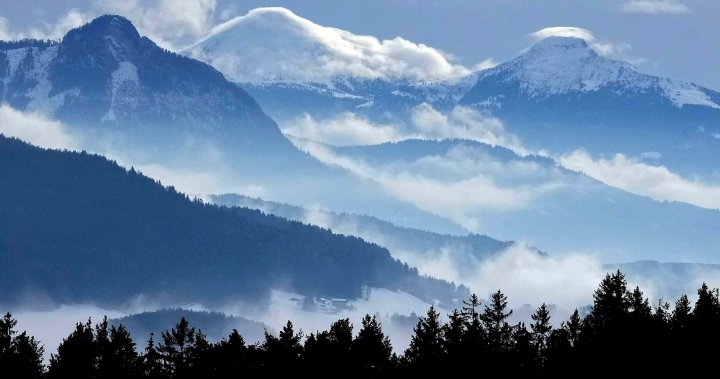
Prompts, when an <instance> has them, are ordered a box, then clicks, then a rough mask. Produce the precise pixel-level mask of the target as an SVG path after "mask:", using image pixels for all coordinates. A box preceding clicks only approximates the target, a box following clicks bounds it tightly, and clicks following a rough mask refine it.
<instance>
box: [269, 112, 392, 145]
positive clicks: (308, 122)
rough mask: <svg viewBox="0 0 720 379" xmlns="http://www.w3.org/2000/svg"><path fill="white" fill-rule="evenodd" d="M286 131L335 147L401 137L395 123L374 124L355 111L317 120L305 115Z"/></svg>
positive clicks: (284, 130)
mask: <svg viewBox="0 0 720 379" xmlns="http://www.w3.org/2000/svg"><path fill="white" fill-rule="evenodd" d="M288 125H289V126H287V127H285V128H283V133H286V134H290V135H293V136H297V137H302V138H306V139H311V140H313V141H318V142H323V143H326V144H330V145H333V146H348V145H373V144H379V143H383V142H391V141H398V140H400V139H402V135H401V133H400V131H399V130H398V129H397V128H396V127H395V126H394V125H383V124H373V123H371V122H370V121H368V120H367V119H365V118H362V117H360V116H358V115H356V114H354V113H350V112H347V113H342V114H339V115H337V116H336V117H334V118H330V119H325V120H317V119H315V118H314V117H312V116H310V115H309V114H307V113H306V114H304V115H302V116H300V117H298V118H296V119H295V120H292V121H290V122H289V123H288Z"/></svg>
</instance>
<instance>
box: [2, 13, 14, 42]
mask: <svg viewBox="0 0 720 379" xmlns="http://www.w3.org/2000/svg"><path fill="white" fill-rule="evenodd" d="M12 39H14V38H13V36H12V34H11V33H10V29H9V28H8V24H7V19H6V18H5V17H1V16H0V41H8V40H12Z"/></svg>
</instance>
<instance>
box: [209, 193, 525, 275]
mask: <svg viewBox="0 0 720 379" xmlns="http://www.w3.org/2000/svg"><path fill="white" fill-rule="evenodd" d="M211 201H212V202H213V203H216V204H220V205H225V206H240V207H245V208H251V209H258V210H260V211H262V212H264V213H266V214H272V215H276V216H279V217H283V218H286V219H288V220H293V221H299V222H303V223H307V224H311V225H315V226H319V227H321V228H326V229H329V230H331V231H332V232H333V233H338V234H342V235H346V236H355V237H359V238H362V239H363V240H365V241H368V242H371V243H374V244H377V245H379V246H382V247H384V248H386V249H388V251H389V252H390V254H391V255H392V256H393V257H394V258H397V259H399V260H401V261H402V262H405V263H407V264H409V265H411V266H413V267H418V268H419V270H420V271H421V272H423V269H429V268H431V267H428V262H437V261H440V260H447V262H448V263H449V264H450V265H451V266H452V268H453V270H454V272H457V273H459V275H458V276H457V277H445V278H443V279H446V280H453V281H456V282H462V279H463V278H467V277H472V276H473V275H475V274H476V273H477V268H478V266H479V265H480V264H481V263H482V262H483V261H484V260H486V259H487V258H491V257H493V256H496V255H497V254H500V253H502V252H504V251H505V250H506V249H508V248H509V247H510V246H512V245H513V242H512V241H498V240H496V239H494V238H491V237H488V236H485V235H479V234H467V232H464V231H462V230H458V229H457V227H456V228H454V229H455V230H453V231H454V232H455V233H460V234H455V235H450V234H439V233H433V232H428V231H424V230H418V229H411V228H404V227H400V226H396V225H394V224H392V223H389V222H387V221H383V220H380V219H378V218H376V217H372V216H367V215H356V214H349V213H336V212H332V211H325V210H309V209H304V208H301V207H297V206H292V205H288V204H282V203H276V202H270V201H264V200H261V199H255V198H251V197H247V196H242V195H237V194H223V195H217V196H212V197H211ZM449 230H452V229H449ZM423 273H425V274H428V275H431V274H433V272H432V271H430V272H423Z"/></svg>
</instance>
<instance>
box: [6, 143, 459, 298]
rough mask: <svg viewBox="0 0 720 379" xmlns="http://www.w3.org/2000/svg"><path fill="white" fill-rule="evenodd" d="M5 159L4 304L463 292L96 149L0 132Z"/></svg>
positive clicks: (342, 240) (355, 244) (377, 254)
mask: <svg viewBox="0 0 720 379" xmlns="http://www.w3.org/2000/svg"><path fill="white" fill-rule="evenodd" d="M0 157H2V159H0V286H2V288H3V292H2V293H3V295H2V297H3V299H2V301H3V303H7V302H10V303H12V302H22V301H23V299H28V298H32V297H34V296H44V297H46V298H48V299H50V300H53V301H56V302H58V303H82V302H93V303H99V304H110V305H113V304H114V305H117V304H124V303H126V302H128V301H131V300H132V299H134V298H136V297H142V298H146V299H153V301H157V302H158V303H168V304H177V303H181V304H188V303H197V304H215V303H226V302H229V301H234V300H246V301H259V302H260V303H262V301H263V299H266V298H267V296H268V294H269V291H270V289H271V288H278V289H285V290H292V291H295V292H296V293H301V294H306V295H319V296H320V295H322V296H327V297H343V298H354V297H358V296H360V294H361V293H362V291H363V288H364V287H365V286H367V287H378V288H388V289H390V290H404V291H406V292H408V293H411V294H413V295H415V296H417V297H420V298H423V299H427V300H429V301H433V300H435V299H437V300H440V301H450V302H451V301H452V299H454V298H463V297H465V295H466V293H465V292H464V291H466V290H465V289H462V288H461V289H457V288H456V287H455V286H454V285H451V284H449V283H447V282H442V281H438V280H434V279H429V278H425V277H421V276H419V275H418V274H417V271H416V270H415V269H413V268H410V267H408V266H407V265H403V264H401V263H400V262H398V261H396V260H395V259H393V258H392V257H391V256H390V254H389V253H388V251H387V250H385V249H383V248H380V247H378V246H377V245H373V244H368V243H366V242H364V241H362V240H360V239H358V238H354V237H345V236H338V235H335V234H332V233H331V232H330V231H328V230H324V229H320V228H317V227H313V226H308V225H303V224H301V223H298V222H291V221H287V220H285V219H281V218H278V217H274V216H269V215H265V214H262V213H261V212H259V211H256V210H249V209H242V208H224V207H218V206H214V205H208V204H204V203H203V202H201V201H199V200H195V201H193V200H190V199H188V198H187V196H185V195H183V194H181V193H178V192H176V191H175V190H174V189H173V188H172V187H163V186H162V185H160V184H159V183H157V182H155V181H153V180H152V179H149V178H147V177H145V176H143V175H142V174H139V173H138V172H136V171H134V170H130V171H128V170H126V169H124V168H122V167H119V166H118V165H116V164H115V163H113V162H111V161H108V160H107V159H105V158H103V157H100V156H95V155H89V154H86V153H84V152H83V153H75V152H66V151H53V150H43V149H40V148H37V147H33V146H30V145H27V144H25V143H22V142H20V141H18V140H14V139H7V138H5V137H0Z"/></svg>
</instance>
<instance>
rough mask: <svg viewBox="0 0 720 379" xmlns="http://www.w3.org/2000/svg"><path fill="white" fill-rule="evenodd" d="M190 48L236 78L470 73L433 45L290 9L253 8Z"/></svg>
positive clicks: (425, 76) (423, 77)
mask: <svg viewBox="0 0 720 379" xmlns="http://www.w3.org/2000/svg"><path fill="white" fill-rule="evenodd" d="M186 53H187V54H188V55H190V56H192V57H195V58H197V59H199V60H201V61H204V62H207V63H209V64H211V65H212V66H214V67H215V68H217V69H218V70H220V71H221V72H223V73H224V74H225V75H226V76H227V77H228V78H229V79H230V80H232V81H236V82H251V83H258V82H265V81H291V82H292V81H300V82H319V83H328V82H330V81H331V80H332V79H335V78H337V77H342V76H347V77H353V78H363V79H390V78H400V77H405V78H410V79H412V80H415V81H421V80H438V79H449V78H456V77H462V76H465V75H468V74H469V73H470V70H469V69H467V68H465V67H463V66H461V65H458V64H455V63H453V62H451V61H450V60H449V58H448V57H447V56H446V55H445V54H443V53H442V52H441V51H439V50H437V49H434V48H432V47H429V46H426V45H423V44H417V43H414V42H411V41H408V40H405V39H403V38H401V37H396V38H394V39H391V40H382V41H381V40H378V39H377V38H375V37H373V36H366V35H356V34H353V33H351V32H349V31H345V30H342V29H337V28H332V27H326V26H321V25H318V24H315V23H313V22H312V21H310V20H307V19H304V18H302V17H300V16H297V15H295V14H294V13H292V12H291V11H290V10H288V9H285V8H257V9H253V10H251V11H250V12H248V14H246V15H244V16H240V17H236V18H234V19H232V20H230V21H227V22H225V23H223V24H221V25H219V26H217V27H216V28H214V30H213V31H212V32H211V33H210V35H209V36H207V37H206V38H204V39H203V40H201V41H200V42H199V43H197V44H196V45H195V46H193V47H191V48H190V49H188V50H187V51H186Z"/></svg>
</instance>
